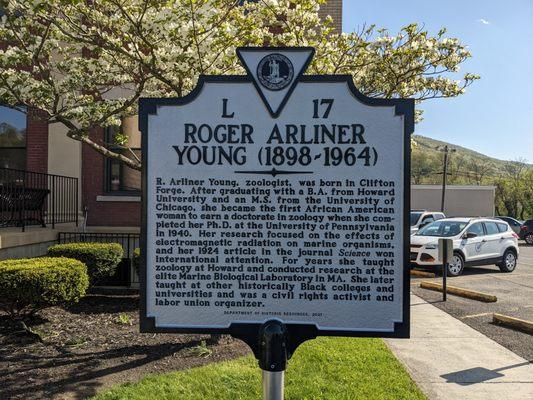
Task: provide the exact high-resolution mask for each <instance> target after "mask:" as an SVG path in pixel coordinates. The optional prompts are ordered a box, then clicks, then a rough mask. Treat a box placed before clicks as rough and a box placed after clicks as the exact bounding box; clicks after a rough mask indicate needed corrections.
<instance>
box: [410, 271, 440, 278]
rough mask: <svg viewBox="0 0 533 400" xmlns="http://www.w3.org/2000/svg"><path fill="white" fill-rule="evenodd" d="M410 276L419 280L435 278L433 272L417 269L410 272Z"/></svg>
mask: <svg viewBox="0 0 533 400" xmlns="http://www.w3.org/2000/svg"><path fill="white" fill-rule="evenodd" d="M411 276H419V277H421V278H435V274H434V273H433V272H425V271H419V270H417V269H412V270H411Z"/></svg>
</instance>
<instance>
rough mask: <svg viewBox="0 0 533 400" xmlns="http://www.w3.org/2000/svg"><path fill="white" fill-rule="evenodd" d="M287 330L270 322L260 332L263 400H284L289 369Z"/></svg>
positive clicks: (276, 323)
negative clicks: (286, 372) (287, 370)
mask: <svg viewBox="0 0 533 400" xmlns="http://www.w3.org/2000/svg"><path fill="white" fill-rule="evenodd" d="M287 340H288V334H287V328H286V327H285V325H283V323H282V322H281V321H278V320H270V321H267V322H265V323H264V324H263V326H261V329H260V330H259V367H260V368H261V369H262V370H263V400H283V394H284V393H283V386H284V380H285V369H286V368H287V358H288V357H287V343H288V342H287Z"/></svg>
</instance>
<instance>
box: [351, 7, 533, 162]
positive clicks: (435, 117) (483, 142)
mask: <svg viewBox="0 0 533 400" xmlns="http://www.w3.org/2000/svg"><path fill="white" fill-rule="evenodd" d="M412 22H417V23H419V24H424V26H425V29H426V30H428V31H429V32H430V33H431V34H433V35H435V34H436V33H437V31H438V30H439V29H440V28H441V27H445V28H446V29H447V31H448V32H447V36H448V37H457V38H458V39H460V41H461V42H462V43H464V44H466V45H468V49H469V51H470V52H471V53H472V58H470V59H468V60H467V61H466V62H465V63H464V64H462V66H461V70H460V71H459V73H463V74H464V73H465V72H471V73H474V74H477V75H480V76H481V79H480V80H478V81H476V82H474V83H473V84H472V85H471V86H469V87H468V88H467V89H466V93H465V94H463V95H461V96H459V97H456V98H451V99H433V100H428V101H425V102H423V103H422V104H421V105H419V107H421V108H422V109H423V110H424V120H423V121H422V122H420V123H418V124H417V125H416V127H415V133H416V134H419V135H424V136H428V137H431V138H434V139H439V140H444V141H447V142H450V143H453V144H457V145H460V146H463V147H467V148H470V149H472V150H475V151H478V152H480V153H483V154H486V155H488V156H491V157H495V158H499V159H502V160H516V159H517V158H519V157H521V158H525V159H526V160H527V161H529V162H530V163H533V0H506V1H505V0H446V1H438V2H437V1H430V0H402V1H397V0H343V31H344V32H352V31H354V30H357V28H358V27H359V28H360V27H361V26H362V25H363V24H364V23H366V24H367V25H370V24H376V26H377V27H384V28H387V29H388V30H389V32H390V33H391V34H394V33H396V32H397V31H399V30H400V29H401V28H402V27H403V26H405V25H408V24H409V23H412ZM455 79H459V76H457V78H455Z"/></svg>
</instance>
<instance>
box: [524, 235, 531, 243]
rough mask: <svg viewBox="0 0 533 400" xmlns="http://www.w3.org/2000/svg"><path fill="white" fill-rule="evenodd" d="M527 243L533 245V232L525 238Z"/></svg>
mask: <svg viewBox="0 0 533 400" xmlns="http://www.w3.org/2000/svg"><path fill="white" fill-rule="evenodd" d="M524 240H525V241H526V243H527V244H529V245H533V233H528V234H527V235H526V237H525V238H524Z"/></svg>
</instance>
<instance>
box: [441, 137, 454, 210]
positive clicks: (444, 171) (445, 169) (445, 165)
mask: <svg viewBox="0 0 533 400" xmlns="http://www.w3.org/2000/svg"><path fill="white" fill-rule="evenodd" d="M437 150H439V151H442V152H444V163H443V166H442V197H441V201H440V211H441V212H444V200H445V198H446V179H447V175H448V153H450V152H453V151H456V150H455V149H450V148H448V145H446V146H444V147H437Z"/></svg>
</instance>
